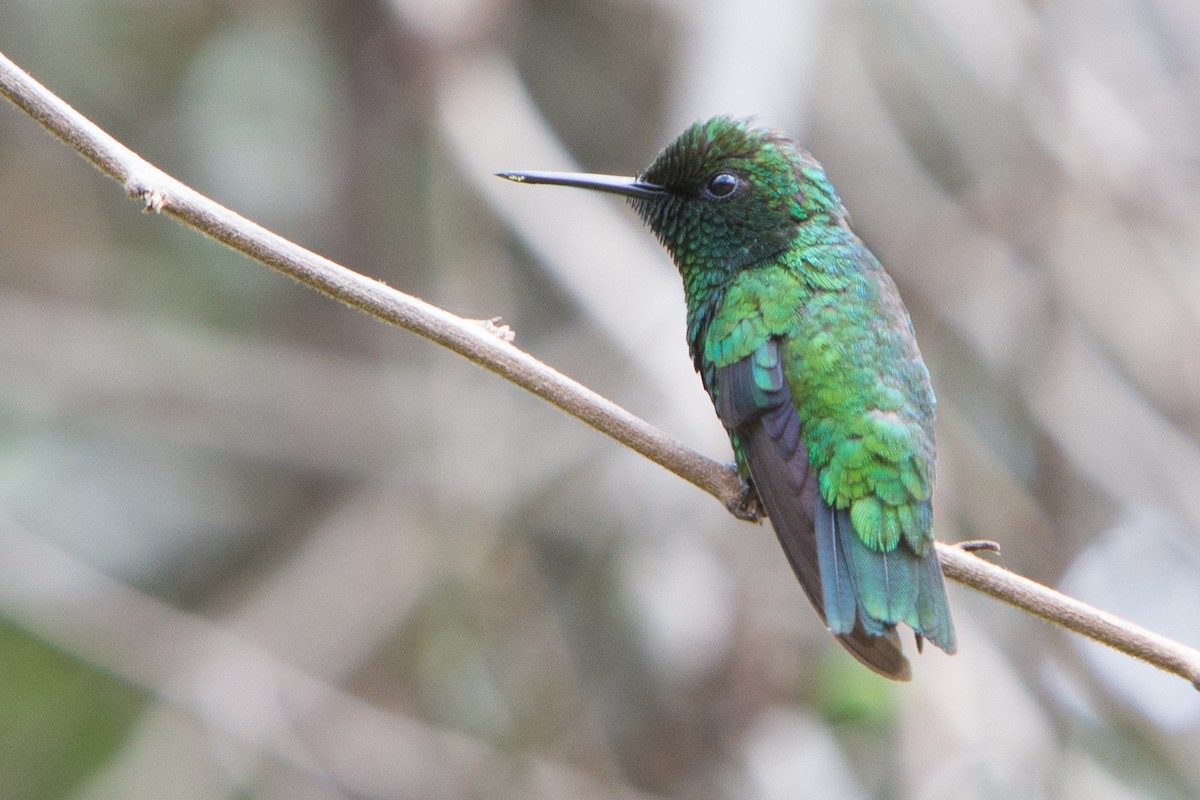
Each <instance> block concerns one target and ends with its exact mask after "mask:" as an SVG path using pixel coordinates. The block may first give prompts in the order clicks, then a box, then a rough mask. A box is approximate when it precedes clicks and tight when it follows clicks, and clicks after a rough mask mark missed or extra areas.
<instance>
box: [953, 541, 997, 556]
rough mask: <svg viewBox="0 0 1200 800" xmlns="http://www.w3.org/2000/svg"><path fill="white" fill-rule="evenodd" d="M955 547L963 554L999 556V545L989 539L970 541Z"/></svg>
mask: <svg viewBox="0 0 1200 800" xmlns="http://www.w3.org/2000/svg"><path fill="white" fill-rule="evenodd" d="M956 547H958V549H960V550H962V551H963V552H964V553H995V554H996V555H1000V543H999V542H993V541H992V540H991V539H972V540H971V541H968V542H959V543H958V544H957V545H956Z"/></svg>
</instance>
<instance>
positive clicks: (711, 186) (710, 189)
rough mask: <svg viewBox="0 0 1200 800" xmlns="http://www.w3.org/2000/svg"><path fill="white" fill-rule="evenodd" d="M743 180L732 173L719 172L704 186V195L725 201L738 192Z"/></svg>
mask: <svg viewBox="0 0 1200 800" xmlns="http://www.w3.org/2000/svg"><path fill="white" fill-rule="evenodd" d="M741 185H742V180H741V178H739V177H738V176H737V175H734V174H733V173H732V172H718V173H717V174H716V175H713V176H712V177H711V178H709V179H708V183H706V184H704V193H705V194H706V195H708V196H709V197H712V198H715V199H717V200H723V199H724V198H726V197H729V196H730V195H731V194H733V193H734V192H736V191H737V189H738V187H739V186H741Z"/></svg>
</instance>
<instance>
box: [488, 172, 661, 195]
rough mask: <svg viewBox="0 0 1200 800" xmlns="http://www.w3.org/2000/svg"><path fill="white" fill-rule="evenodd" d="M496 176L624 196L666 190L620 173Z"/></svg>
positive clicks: (529, 173) (516, 180)
mask: <svg viewBox="0 0 1200 800" xmlns="http://www.w3.org/2000/svg"><path fill="white" fill-rule="evenodd" d="M496 175H497V177H500V178H508V179H509V180H510V181H513V182H514V183H544V184H547V185H551V186H578V187H579V188H581V189H595V190H596V191H598V192H609V193H610V194H621V195H625V196H626V197H643V198H649V197H663V196H665V195H666V194H667V190H666V189H665V188H664V187H662V186H656V185H655V184H653V183H644V182H642V181H640V180H638V179H637V178H623V177H621V176H620V175H590V174H588V173H585V172H497V173H496Z"/></svg>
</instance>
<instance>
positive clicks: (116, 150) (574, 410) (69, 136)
mask: <svg viewBox="0 0 1200 800" xmlns="http://www.w3.org/2000/svg"><path fill="white" fill-rule="evenodd" d="M0 93H3V95H4V96H5V97H6V98H7V99H8V100H9V101H11V102H12V103H13V104H14V105H16V106H17V107H18V108H20V109H22V110H23V111H25V113H27V114H29V115H30V116H31V117H33V118H34V119H36V120H37V121H38V122H40V123H41V124H42V125H43V126H44V127H46V128H47V129H48V130H49V131H50V132H52V133H53V134H54V135H56V136H57V137H59V138H60V139H62V140H63V141H64V142H66V143H67V144H68V145H70V146H71V147H72V148H74V149H75V150H76V151H78V152H79V153H80V154H81V155H83V156H84V157H85V158H87V159H88V160H89V161H91V162H92V163H93V164H94V165H95V166H96V167H97V168H99V169H100V170H101V171H102V172H104V173H105V174H106V175H109V176H110V177H112V178H114V179H115V180H117V181H119V182H120V183H121V184H122V185H124V187H125V191H126V192H127V193H128V194H129V195H130V196H131V197H134V198H136V199H138V200H140V201H141V202H142V203H143V204H144V206H145V209H146V210H148V211H154V212H157V213H162V214H166V215H169V216H172V217H175V218H176V219H178V220H180V221H181V222H183V223H185V224H187V225H189V226H190V227H193V228H195V229H196V230H198V231H200V232H202V233H204V234H206V235H208V236H211V237H212V238H214V239H216V240H217V241H219V242H221V243H223V244H225V245H227V246H228V247H230V248H232V249H233V250H236V251H237V252H239V253H242V254H243V255H246V256H248V257H250V258H252V259H254V260H255V261H258V262H259V263H261V264H264V265H266V266H268V267H271V268H272V269H275V270H277V271H279V272H282V273H283V274H285V275H288V276H289V277H292V278H294V279H295V280H297V281H299V282H301V283H303V284H305V285H306V286H310V287H312V288H314V289H316V290H318V291H320V292H322V293H323V294H326V295H328V296H329V297H332V298H334V299H337V300H340V301H341V302H343V303H345V304H347V305H349V306H353V307H354V308H357V309H359V310H361V311H365V312H366V313H368V314H371V315H372V316H374V317H377V318H378V319H381V320H383V321H385V322H389V323H391V324H393V325H396V326H399V327H401V328H405V329H406V330H410V331H413V332H414V333H417V334H419V335H420V336H424V337H425V338H427V339H429V340H431V341H434V342H437V343H438V344H440V345H442V346H444V347H447V348H449V349H451V350H453V351H454V352H456V353H458V354H460V355H462V356H465V357H466V358H468V359H470V360H471V361H474V362H475V363H477V364H479V365H480V366H483V367H484V368H486V369H489V370H491V371H492V372H495V373H497V374H499V375H501V376H503V377H505V378H507V379H508V380H510V381H512V382H513V383H515V384H517V385H518V386H521V387H522V388H524V389H527V390H528V391H530V392H532V393H533V394H535V395H537V396H538V397H541V398H542V399H544V400H546V401H548V402H550V403H552V404H553V405H555V406H557V407H559V408H561V409H562V410H564V411H566V412H567V413H569V414H571V415H572V416H575V417H577V418H578V419H580V420H583V421H584V422H586V423H587V424H589V425H591V426H592V427H594V428H596V429H597V430H599V431H601V432H602V433H605V434H607V435H608V436H610V437H612V438H613V439H616V440H617V441H618V442H620V443H622V444H624V445H626V446H627V447H630V448H632V449H633V450H636V451H637V452H638V453H641V454H642V455H644V456H645V457H646V458H648V459H650V460H651V461H654V462H656V463H658V464H660V465H662V466H663V467H665V468H667V469H668V470H670V471H671V472H674V473H675V474H676V475H679V476H680V477H681V478H683V479H685V480H687V481H689V482H691V483H692V484H694V485H696V486H697V487H699V488H701V489H703V490H704V491H706V492H708V493H709V494H711V495H712V496H713V497H715V498H717V499H718V500H720V501H721V502H723V503H724V504H725V506H726V508H729V509H730V510H731V511H736V509H738V508H739V505H740V503H741V501H742V485H741V481H740V480H739V479H738V477H737V475H736V474H734V473H733V472H732V471H731V470H730V469H729V468H728V467H726V466H724V465H722V464H719V463H717V462H716V461H713V460H712V459H710V458H707V457H705V456H703V455H701V454H700V453H697V452H695V451H694V450H691V449H690V448H688V447H686V446H685V445H683V444H682V443H680V442H679V441H677V440H675V439H673V438H672V437H670V436H667V435H666V434H664V433H663V432H661V431H659V430H658V429H656V428H654V427H653V426H652V425H650V424H649V423H647V422H645V421H644V420H642V419H640V418H638V417H636V416H634V415H633V414H630V413H629V412H628V411H626V410H624V409H623V408H621V407H619V406H617V405H615V404H614V403H612V402H610V401H609V400H607V399H605V398H604V397H601V396H600V395H598V394H596V393H595V392H593V391H591V390H590V389H588V388H586V387H584V386H582V385H580V384H579V383H577V382H576V381H574V380H572V379H570V378H568V377H566V376H565V375H563V374H561V373H559V372H557V371H555V370H554V369H552V368H550V367H548V366H546V365H545V364H543V363H541V362H540V361H538V360H537V359H535V358H533V357H532V356H530V355H529V354H528V353H525V352H524V351H522V350H520V349H518V348H516V347H514V346H513V345H512V344H510V343H509V342H508V341H506V340H504V339H503V338H502V337H500V336H498V335H496V333H495V332H494V331H493V330H491V329H490V328H489V326H486V325H481V324H480V323H479V322H477V321H472V320H466V319H462V318H460V317H457V316H455V315H453V314H450V313H449V312H447V311H444V310H442V309H440V308H438V307H436V306H433V305H430V304H429V303H426V302H424V301H423V300H419V299H417V298H415V297H412V296H410V295H406V294H404V293H403V292H399V291H397V290H395V289H392V288H390V287H388V286H385V285H384V284H382V283H380V282H378V281H375V280H372V279H370V278H367V277H365V276H363V275H360V274H358V273H356V272H353V271H351V270H349V269H347V268H345V267H343V266H340V265H338V264H335V263H334V262H332V261H330V260H328V259H326V258H323V257H321V256H318V255H316V254H315V253H312V252H310V251H308V250H306V249H304V248H302V247H300V246H299V245H297V244H295V243H293V242H290V241H288V240H287V239H284V238H283V237H281V236H278V235H277V234H274V233H272V232H271V231H268V230H266V229H265V228H263V227H261V226H259V225H257V224H255V223H253V222H251V221H249V220H247V219H245V218H243V217H241V216H239V215H237V214H235V213H234V212H232V211H230V210H229V209H227V208H225V207H223V206H221V205H219V204H217V203H215V202H213V201H212V200H210V199H208V198H207V197H205V196H203V195H201V194H199V193H198V192H196V191H195V190H193V189H191V188H189V187H188V186H186V185H184V184H183V183H180V182H179V181H177V180H175V179H174V178H172V177H170V176H169V175H167V174H165V173H164V172H162V171H161V170H159V169H158V168H157V167H154V166H153V165H151V164H149V163H148V162H146V161H145V160H143V159H142V158H140V157H139V156H138V155H137V154H136V153H134V152H133V151H131V150H130V149H129V148H127V147H125V146H124V145H122V144H121V143H120V142H118V141H116V140H115V139H113V138H112V137H111V136H109V135H108V134H107V133H105V132H104V131H103V130H101V129H100V128H99V127H97V126H96V125H95V124H94V123H92V122H91V121H89V120H88V119H86V118H85V117H84V116H82V115H81V114H79V113H78V112H77V111H75V110H74V109H73V108H71V107H70V106H69V105H67V104H66V103H65V102H63V101H62V100H61V99H59V98H58V97H57V96H55V95H54V94H53V93H51V92H50V91H49V90H48V89H46V88H45V87H44V86H42V85H41V84H39V83H38V82H37V81H35V80H33V78H31V77H30V76H29V75H27V74H26V73H25V72H23V71H22V70H21V69H20V68H19V67H17V66H16V65H15V64H13V63H12V62H11V61H9V60H8V59H7V58H5V57H4V56H3V54H0ZM938 551H939V554H940V556H941V558H942V564H943V566H944V568H945V572H946V575H947V576H948V577H950V578H952V579H953V580H956V581H959V582H960V583H963V584H965V585H967V586H970V587H972V588H974V589H977V590H979V591H981V592H985V593H987V594H990V595H992V596H993V597H996V598H998V599H1000V600H1003V601H1004V602H1006V603H1009V604H1011V605H1014V606H1016V607H1018V608H1021V609H1024V610H1025V611H1028V612H1029V613H1031V614H1034V615H1036V616H1038V617H1041V618H1043V619H1046V620H1048V621H1050V622H1053V623H1055V624H1057V625H1060V626H1062V627H1064V628H1067V629H1068V630H1072V631H1075V632H1076V633H1080V634H1082V635H1084V636H1087V637H1089V638H1092V639H1094V640H1096V641H1098V642H1102V643H1103V644H1106V645H1109V646H1110V647H1113V648H1115V649H1117V650H1120V651H1121V652H1123V653H1126V654H1128V655H1131V656H1133V657H1135V658H1139V659H1142V660H1144V661H1146V662H1148V663H1150V664H1153V665H1154V666H1156V667H1158V668H1159V669H1162V670H1165V671H1167V672H1171V673H1173V674H1176V675H1179V676H1180V677H1182V678H1185V679H1187V680H1188V681H1190V682H1191V683H1192V684H1193V685H1194V686H1196V687H1197V688H1200V651H1197V650H1195V649H1193V648H1191V647H1187V646H1186V645H1183V644H1180V643H1178V642H1175V641H1173V640H1170V639H1167V638H1166V637H1163V636H1160V635H1158V634H1155V633H1152V632H1150V631H1147V630H1145V629H1143V628H1141V627H1139V626H1137V625H1134V624H1132V623H1129V622H1126V621H1124V620H1122V619H1120V618H1118V617H1115V616H1113V615H1111V614H1108V613H1106V612H1103V611H1100V610H1099V609H1096V608H1093V607H1092V606H1089V605H1086V604H1084V603H1081V602H1079V601H1077V600H1074V599H1073V598H1070V597H1067V596H1065V595H1063V594H1061V593H1059V592H1056V591H1054V590H1053V589H1050V588H1048V587H1045V586H1042V585H1041V584H1038V583H1035V582H1033V581H1030V580H1028V579H1027V578H1023V577H1021V576H1019V575H1016V574H1014V573H1012V572H1009V571H1008V570H1005V569H1002V568H1000V567H997V566H994V565H992V564H989V563H987V562H985V561H983V560H981V559H979V558H977V557H975V556H973V555H970V554H968V553H965V552H963V551H962V550H960V549H959V548H956V547H954V546H950V545H942V544H939V545H938Z"/></svg>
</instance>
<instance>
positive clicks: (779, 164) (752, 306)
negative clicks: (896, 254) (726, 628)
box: [499, 116, 956, 680]
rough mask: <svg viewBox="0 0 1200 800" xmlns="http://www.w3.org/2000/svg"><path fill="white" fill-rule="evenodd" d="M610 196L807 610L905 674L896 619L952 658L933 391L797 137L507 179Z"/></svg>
mask: <svg viewBox="0 0 1200 800" xmlns="http://www.w3.org/2000/svg"><path fill="white" fill-rule="evenodd" d="M499 175H500V177H503V178H507V179H509V180H512V181H516V182H519V183H534V184H550V185H558V186H574V187H579V188H583V189H591V190H594V191H601V192H608V193H611V194H618V195H622V196H624V197H625V198H627V199H628V201H629V202H630V203H631V204H632V206H633V208H634V210H635V211H636V212H637V214H638V215H639V216H640V217H641V219H642V221H643V222H644V223H645V224H646V225H647V226H648V227H649V228H650V230H651V231H653V232H654V235H655V236H656V237H657V238H658V240H659V242H661V243H662V245H663V246H664V247H665V248H666V249H667V251H668V252H669V253H670V255H671V259H672V261H674V263H675V266H676V267H677V268H678V270H679V274H680V277H681V278H682V280H683V292H684V300H685V302H686V305H687V341H688V348H689V351H690V353H691V357H692V361H693V363H694V365H695V368H696V371H697V372H698V373H699V374H700V379H701V382H702V383H703V385H704V388H705V390H706V391H707V392H708V394H709V397H711V398H712V401H713V405H714V407H715V409H716V413H717V416H718V417H719V418H720V420H721V423H722V424H723V425H724V427H725V429H726V431H727V432H728V434H729V440H730V442H731V444H732V446H733V452H734V456H735V459H736V462H737V469H738V472H739V474H740V475H741V477H742V479H743V480H744V481H745V482H746V486H747V492H748V495H747V496H748V501H749V502H754V500H755V499H757V501H758V503H759V504H761V507H762V508H763V509H764V510H765V511H766V515H767V517H768V518H769V519H770V521H771V524H772V526H773V527H774V529H775V532H776V534H777V536H778V538H779V541H780V543H781V544H782V545H783V550H784V552H785V553H786V555H787V558H788V561H789V562H790V563H791V566H792V569H793V571H794V572H795V574H796V577H797V578H798V579H799V582H800V585H801V586H802V587H803V589H804V591H805V593H806V594H807V595H808V599H809V600H810V601H811V602H812V605H813V607H814V608H815V609H816V610H817V613H818V614H819V615H820V616H821V618H822V620H823V621H824V623H825V624H826V626H827V627H828V628H829V631H830V632H831V633H832V634H833V635H834V636H835V637H836V638H837V640H838V641H839V642H840V643H841V644H842V645H843V646H844V647H845V648H846V649H847V650H848V651H849V652H850V653H851V654H852V655H853V656H854V657H855V658H857V659H858V660H859V661H861V662H862V663H863V664H865V665H866V666H868V667H870V668H871V669H872V670H874V671H875V672H877V673H879V674H881V675H883V676H885V677H888V678H892V679H894V680H908V679H910V678H911V674H912V673H911V667H910V665H909V662H908V659H907V658H906V657H905V655H904V652H903V648H902V646H901V644H900V638H899V635H898V633H897V626H898V625H900V624H904V625H906V626H908V627H909V628H911V629H912V630H913V632H914V634H915V636H916V642H917V647H918V650H919V649H920V648H921V645H922V643H923V641H925V640H928V641H930V642H932V643H933V644H934V645H936V646H937V647H939V648H941V649H942V650H944V651H945V652H947V653H953V652H954V651H955V647H956V645H955V633H954V623H953V621H952V620H951V617H950V606H949V601H948V599H947V597H946V589H945V583H944V579H943V576H942V568H941V563H940V562H939V560H938V556H937V550H936V548H935V547H934V539H933V506H932V497H933V487H934V478H935V476H934V437H933V423H934V396H933V390H932V388H931V386H930V381H929V371H928V370H927V369H926V367H925V362H924V360H923V359H922V358H921V351H920V349H919V348H918V347H917V339H916V334H915V332H914V330H913V325H912V321H911V319H910V318H909V315H908V311H907V310H906V309H905V307H904V303H903V302H902V301H901V299H900V294H899V292H898V291H897V289H896V285H895V283H894V282H893V281H892V279H891V277H889V276H888V274H887V273H886V272H884V270H883V267H882V266H881V265H880V263H879V261H878V259H876V258H875V256H874V255H872V254H871V251H870V250H868V249H867V247H866V245H865V244H863V242H862V240H861V239H859V238H858V236H857V235H855V233H854V232H853V231H852V230H851V229H850V226H849V223H848V220H847V214H846V209H845V208H844V207H843V205H842V201H841V199H840V198H839V197H838V194H837V192H836V190H835V189H834V187H833V185H832V183H831V182H830V181H829V178H828V177H827V176H826V174H825V170H824V168H823V167H822V166H821V165H820V164H819V163H818V162H817V161H816V159H815V158H813V156H812V154H810V153H809V152H808V151H807V150H805V149H804V148H803V147H801V146H800V145H799V143H797V141H796V140H795V139H793V138H792V137H790V136H787V135H785V134H783V133H781V132H779V131H776V130H772V129H769V128H761V127H756V126H754V125H753V124H752V123H751V122H750V121H748V120H744V119H735V118H732V117H728V116H719V117H714V118H713V119H710V120H707V121H705V122H699V123H696V124H695V125H693V126H691V127H690V128H688V129H687V130H685V131H684V132H683V133H682V134H680V135H679V136H678V137H677V138H676V139H675V140H674V141H673V142H671V143H670V144H668V145H667V146H666V147H665V148H664V149H663V150H662V152H660V153H659V154H658V156H657V157H656V158H655V159H654V161H653V162H652V163H651V164H650V166H649V167H647V168H646V169H645V170H644V171H643V172H642V173H641V174H639V175H638V176H637V177H632V178H629V177H619V176H613V175H589V174H577V173H561V172H503V173H499Z"/></svg>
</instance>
